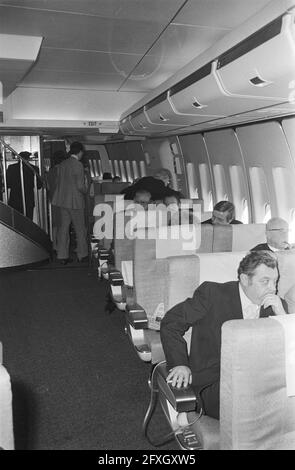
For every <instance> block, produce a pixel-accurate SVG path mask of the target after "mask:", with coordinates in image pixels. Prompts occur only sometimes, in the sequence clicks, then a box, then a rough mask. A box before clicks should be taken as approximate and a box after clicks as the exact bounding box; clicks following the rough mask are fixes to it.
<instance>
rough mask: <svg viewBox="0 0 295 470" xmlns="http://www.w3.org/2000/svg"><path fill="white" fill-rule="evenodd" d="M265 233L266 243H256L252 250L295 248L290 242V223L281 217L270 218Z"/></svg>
mask: <svg viewBox="0 0 295 470" xmlns="http://www.w3.org/2000/svg"><path fill="white" fill-rule="evenodd" d="M265 234H266V243H260V244H259V245H256V246H255V247H254V248H252V250H251V251H258V250H267V251H273V252H275V251H279V250H290V249H292V248H294V247H293V246H292V245H290V243H288V235H289V225H288V223H287V222H286V221H285V220H284V219H281V218H280V217H273V218H271V219H269V221H268V222H267V224H266V227H265Z"/></svg>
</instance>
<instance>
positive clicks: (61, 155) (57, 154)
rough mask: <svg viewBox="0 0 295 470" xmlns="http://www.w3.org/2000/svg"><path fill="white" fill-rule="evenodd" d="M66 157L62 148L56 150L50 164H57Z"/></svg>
mask: <svg viewBox="0 0 295 470" xmlns="http://www.w3.org/2000/svg"><path fill="white" fill-rule="evenodd" d="M66 158H67V155H66V153H65V152H64V151H63V150H56V152H54V154H53V156H52V160H51V161H52V166H55V165H59V164H60V163H61V162H62V161H63V160H65V159H66Z"/></svg>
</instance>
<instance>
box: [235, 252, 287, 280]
mask: <svg viewBox="0 0 295 470" xmlns="http://www.w3.org/2000/svg"><path fill="white" fill-rule="evenodd" d="M261 264H265V266H267V267H268V268H272V269H275V268H277V269H278V262H277V259H276V258H275V255H273V254H271V253H270V252H269V251H264V250H260V251H250V253H248V254H247V255H246V256H245V257H244V258H243V259H242V261H241V262H240V265H239V267H238V279H240V276H241V274H247V276H249V277H252V276H253V275H254V271H255V269H256V268H257V267H258V266H260V265H261Z"/></svg>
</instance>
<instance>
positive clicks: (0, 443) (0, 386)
mask: <svg viewBox="0 0 295 470" xmlns="http://www.w3.org/2000/svg"><path fill="white" fill-rule="evenodd" d="M0 447H2V449H4V450H13V449H14V436H13V422H12V392H11V383H10V377H9V374H8V372H7V370H6V369H5V367H4V366H3V365H2V344H1V343H0Z"/></svg>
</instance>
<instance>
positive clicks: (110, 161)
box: [109, 160, 115, 178]
mask: <svg viewBox="0 0 295 470" xmlns="http://www.w3.org/2000/svg"><path fill="white" fill-rule="evenodd" d="M109 164H110V170H111V175H112V178H114V176H115V173H114V165H113V162H112V160H109Z"/></svg>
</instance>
